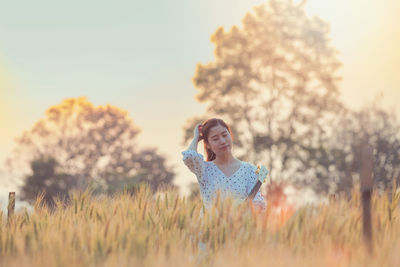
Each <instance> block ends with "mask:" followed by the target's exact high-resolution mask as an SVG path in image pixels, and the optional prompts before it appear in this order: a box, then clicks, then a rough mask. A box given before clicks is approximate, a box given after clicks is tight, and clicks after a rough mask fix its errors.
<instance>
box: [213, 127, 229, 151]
mask: <svg viewBox="0 0 400 267" xmlns="http://www.w3.org/2000/svg"><path fill="white" fill-rule="evenodd" d="M207 147H208V148H209V149H211V150H212V151H213V152H214V153H215V154H216V155H219V154H225V153H231V149H232V137H231V135H230V134H229V131H228V129H226V128H225V127H224V126H222V125H216V126H214V127H212V128H211V129H210V132H209V133H208V138H207Z"/></svg>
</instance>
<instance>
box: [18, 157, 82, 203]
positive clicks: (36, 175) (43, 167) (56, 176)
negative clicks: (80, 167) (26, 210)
mask: <svg viewBox="0 0 400 267" xmlns="http://www.w3.org/2000/svg"><path fill="white" fill-rule="evenodd" d="M58 167H59V164H58V163H57V161H56V160H55V159H54V158H51V157H48V158H41V159H36V160H33V161H32V162H31V170H32V175H28V176H27V177H26V179H25V184H24V185H23V186H22V188H21V199H22V200H28V201H31V200H34V199H36V197H37V196H38V195H39V194H40V193H42V192H44V193H45V195H44V198H43V200H44V201H45V202H46V204H48V205H49V206H52V205H54V197H60V198H61V199H65V198H68V191H69V190H70V189H71V188H75V187H76V185H77V180H76V179H75V177H74V176H72V175H69V174H66V173H60V172H58V170H57V168H58Z"/></svg>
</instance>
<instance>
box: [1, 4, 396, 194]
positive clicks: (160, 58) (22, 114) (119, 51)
mask: <svg viewBox="0 0 400 267" xmlns="http://www.w3.org/2000/svg"><path fill="white" fill-rule="evenodd" d="M262 2H264V1H256V0H240V1H239V0H218V1H215V0H198V1H187V0H169V1H165V0H164V1H162V0H159V1H154V0H148V1H138V0H130V1H76V0H70V1H63V2H60V1H50V0H37V1H26V0H25V1H8V2H6V3H3V4H2V8H1V10H0V25H1V26H0V161H3V160H4V159H5V157H6V156H7V155H8V153H9V152H10V151H11V149H12V145H13V138H14V137H15V136H19V135H20V134H21V133H22V131H23V130H24V129H28V128H30V127H31V126H32V125H33V123H34V122H35V121H37V120H38V119H39V118H41V117H43V115H44V111H45V110H46V109H47V108H48V107H49V106H51V105H55V104H58V103H60V102H61V101H62V99H64V98H67V97H78V96H86V97H87V98H88V99H89V101H91V102H92V103H94V104H95V105H103V104H107V103H109V104H112V105H115V106H118V107H120V108H123V109H126V110H128V111H129V113H130V115H131V116H132V117H133V119H134V121H135V122H136V124H137V125H139V126H140V127H141V128H142V133H141V135H140V138H139V140H140V141H141V142H142V144H143V145H149V146H156V147H158V148H159V152H161V153H162V154H163V155H165V156H166V157H168V162H169V164H171V165H173V166H175V171H176V172H177V183H178V184H181V185H184V184H186V183H188V182H189V181H195V178H194V176H193V175H192V173H190V172H189V171H188V170H187V169H186V168H185V167H184V165H183V163H182V161H181V154H180V152H181V151H182V150H183V149H184V147H182V146H180V142H181V140H182V135H183V132H182V126H183V124H184V122H185V120H186V119H187V118H189V117H192V116H194V115H201V114H203V112H204V109H205V107H204V106H203V105H201V104H199V103H197V102H196V101H195V99H194V96H195V94H196V90H195V88H194V86H193V84H192V81H191V79H192V77H193V75H194V71H195V67H196V64H197V63H207V62H209V61H211V60H213V46H212V44H211V43H210V36H211V35H212V34H213V33H214V31H215V30H216V29H217V27H219V26H224V27H226V28H229V27H230V26H232V25H234V24H236V25H238V24H240V23H241V19H242V17H243V16H244V14H245V13H246V12H247V11H250V10H251V8H252V7H253V6H255V5H258V4H260V3H262ZM295 2H299V1H295ZM306 11H307V12H308V14H309V15H311V16H314V15H316V16H319V17H321V18H322V19H324V20H325V21H327V22H328V23H329V24H330V25H331V37H332V43H333V45H334V46H335V47H336V48H337V49H338V50H339V51H340V55H339V59H340V60H341V61H342V63H343V67H342V69H341V71H340V74H341V75H342V76H343V82H342V83H341V91H342V97H343V99H344V100H345V101H346V103H348V104H349V105H351V106H352V107H360V106H362V105H364V104H366V103H368V102H371V101H372V100H373V99H374V98H375V97H376V96H377V95H378V94H380V93H382V94H383V101H382V102H383V103H384V104H385V105H386V106H388V107H391V108H394V109H396V111H397V112H398V114H400V109H399V107H396V106H395V105H396V102H397V100H398V99H400V75H399V74H400V73H399V70H400V50H399V47H400V21H399V19H398V12H399V11H400V1H398V0H385V1H363V0H352V1H345V0H324V1H318V0H310V1H308V3H307V5H306ZM201 151H202V150H201ZM0 169H1V167H0ZM0 175H1V174H0ZM0 179H1V176H0ZM0 184H1V181H0ZM4 190H13V188H7V189H4Z"/></svg>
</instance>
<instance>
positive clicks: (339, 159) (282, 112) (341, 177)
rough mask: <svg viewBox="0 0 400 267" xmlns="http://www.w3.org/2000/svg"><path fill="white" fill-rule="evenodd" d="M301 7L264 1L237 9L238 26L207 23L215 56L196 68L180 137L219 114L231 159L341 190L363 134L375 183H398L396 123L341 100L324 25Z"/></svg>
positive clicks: (352, 176)
mask: <svg viewBox="0 0 400 267" xmlns="http://www.w3.org/2000/svg"><path fill="white" fill-rule="evenodd" d="M304 4H305V2H302V3H300V4H294V3H293V1H290V0H270V1H268V2H267V3H266V4H263V5H260V6H258V7H255V8H254V10H253V11H252V12H249V13H248V14H246V15H245V17H244V18H243V20H242V26H241V27H237V26H233V27H232V28H231V29H230V30H229V31H225V30H224V29H223V28H218V29H217V31H216V32H215V33H214V34H213V35H212V37H211V41H212V42H213V44H214V46H215V50H214V52H215V53H214V54H215V60H214V61H212V62H209V63H208V64H198V65H197V69H196V72H195V75H194V77H193V83H194V85H195V87H196V89H197V90H198V94H197V96H196V98H197V100H198V101H200V102H202V103H205V104H206V105H207V108H206V113H205V114H204V115H202V116H199V117H194V118H189V119H188V120H187V123H186V125H185V126H184V131H185V135H184V140H183V143H187V141H188V140H189V139H190V138H192V132H193V128H194V126H195V124H196V123H198V122H201V121H205V120H206V119H208V118H210V117H220V118H222V119H224V120H225V121H226V122H227V123H228V124H229V125H230V126H231V128H232V130H233V134H234V137H235V140H234V144H235V154H236V156H238V157H239V158H240V159H242V160H247V161H250V162H253V163H255V164H265V165H266V166H268V167H269V169H270V170H271V177H273V178H274V179H278V180H280V179H283V180H287V179H288V180H291V181H292V182H293V183H296V184H297V185H305V184H306V185H310V186H312V187H313V188H314V189H315V190H316V191H317V192H328V191H347V192H348V193H350V190H351V186H352V185H353V183H354V181H356V180H357V179H358V178H357V177H358V173H359V168H360V163H359V156H360V152H359V151H360V144H361V141H362V140H366V141H367V143H369V144H370V145H371V146H372V147H373V148H374V156H375V165H374V166H375V167H374V176H375V182H376V184H377V186H378V187H380V188H385V187H387V186H388V185H389V184H391V180H392V179H393V178H395V179H399V167H398V166H399V151H400V150H399V148H400V147H399V140H400V139H399V135H398V134H397V133H398V132H399V131H398V130H399V128H398V127H399V125H398V122H397V120H396V118H395V117H394V116H393V115H390V113H389V112H387V111H384V110H383V109H378V108H374V107H368V108H366V109H365V110H362V111H352V110H350V109H348V108H347V107H345V106H344V105H343V104H342V102H341V101H340V99H339V89H338V82H339V81H340V80H341V78H340V77H339V76H338V75H337V70H338V68H339V67H340V66H341V63H340V62H339V61H338V59H337V56H336V55H337V50H336V49H335V48H334V47H332V45H331V43H330V38H329V25H328V24H327V23H325V22H323V21H322V20H321V19H319V18H316V17H313V18H309V17H308V16H307V15H306V13H305V12H304Z"/></svg>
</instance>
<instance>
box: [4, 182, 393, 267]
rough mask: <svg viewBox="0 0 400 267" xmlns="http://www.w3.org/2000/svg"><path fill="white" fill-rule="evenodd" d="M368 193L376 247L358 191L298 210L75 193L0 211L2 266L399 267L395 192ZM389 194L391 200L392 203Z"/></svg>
mask: <svg viewBox="0 0 400 267" xmlns="http://www.w3.org/2000/svg"><path fill="white" fill-rule="evenodd" d="M388 195H389V194H381V195H378V194H377V193H373V195H372V225H373V244H374V247H373V251H372V252H369V251H368V250H367V249H366V247H365V245H364V240H363V235H362V217H361V216H362V214H361V207H360V194H359V193H358V189H357V188H355V189H354V190H353V193H352V196H351V199H346V198H345V197H340V198H338V199H337V200H335V201H333V202H330V203H321V204H320V205H318V206H304V207H301V208H299V209H298V210H296V211H295V212H285V209H282V210H281V211H280V212H276V211H275V210H272V209H271V208H270V205H269V206H268V207H269V208H268V209H267V210H266V211H265V212H260V211H258V210H256V209H254V207H253V206H252V205H251V204H249V203H243V204H241V205H235V203H234V202H233V201H232V200H230V199H228V200H226V201H223V202H222V201H218V199H217V200H216V201H215V203H214V206H213V208H212V209H211V210H210V211H209V212H205V214H204V215H203V216H202V217H201V212H200V209H201V207H202V204H201V200H200V199H188V198H185V197H180V195H179V194H178V192H177V191H174V190H163V191H159V192H158V193H157V194H156V195H153V194H152V193H151V191H150V190H149V189H148V188H147V187H142V188H140V190H139V192H138V193H136V194H135V195H131V194H129V193H128V192H122V193H119V194H117V195H114V196H112V197H111V196H110V197H106V196H102V197H100V196H95V195H92V194H91V192H90V191H86V192H74V193H72V194H71V199H70V201H69V202H68V204H66V202H63V201H61V200H58V201H57V203H56V204H57V205H56V208H54V209H50V208H48V207H46V206H45V205H43V204H42V201H41V199H42V197H40V196H39V197H38V199H37V200H36V203H35V205H34V209H33V211H32V212H28V211H27V210H26V209H25V210H20V211H18V212H17V213H16V214H15V215H14V216H13V217H11V218H9V219H8V218H7V215H6V214H4V213H0V218H1V222H0V256H1V259H0V265H1V266H10V267H11V266H41V267H42V266H233V267H234V266H335V267H336V266H360V267H361V266H393V267H394V266H400V254H399V253H398V252H399V251H400V208H399V201H400V192H397V193H395V192H393V193H392V195H391V197H388ZM389 198H391V201H389Z"/></svg>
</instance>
